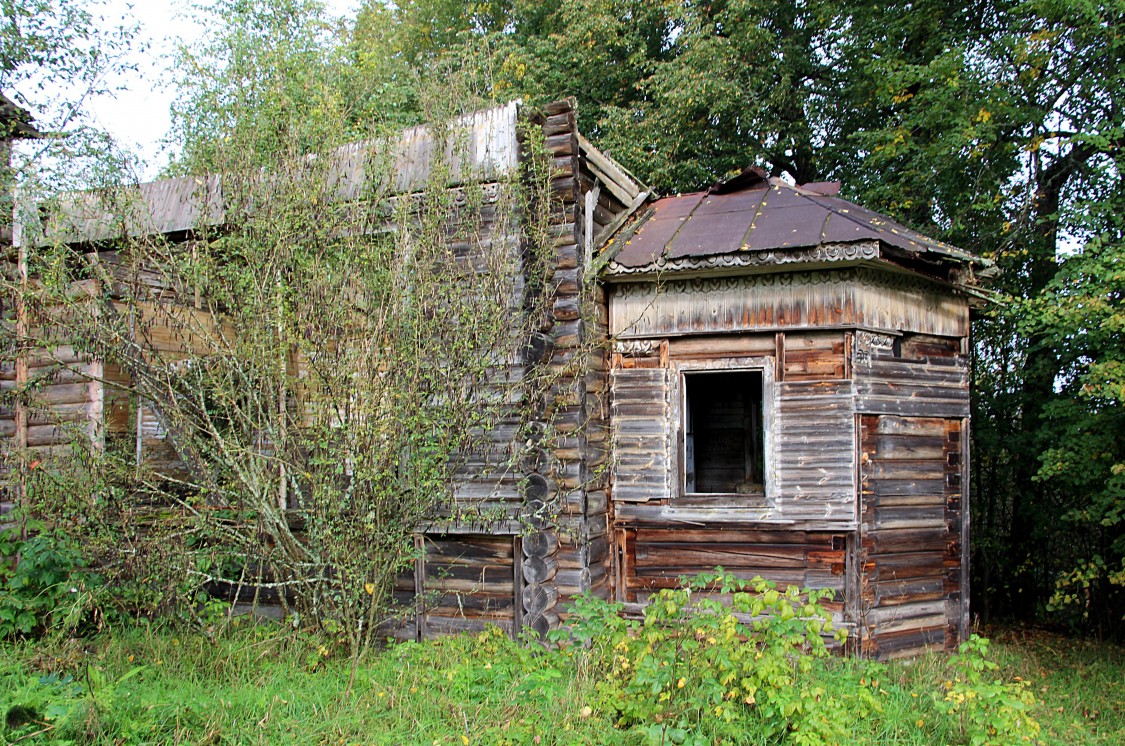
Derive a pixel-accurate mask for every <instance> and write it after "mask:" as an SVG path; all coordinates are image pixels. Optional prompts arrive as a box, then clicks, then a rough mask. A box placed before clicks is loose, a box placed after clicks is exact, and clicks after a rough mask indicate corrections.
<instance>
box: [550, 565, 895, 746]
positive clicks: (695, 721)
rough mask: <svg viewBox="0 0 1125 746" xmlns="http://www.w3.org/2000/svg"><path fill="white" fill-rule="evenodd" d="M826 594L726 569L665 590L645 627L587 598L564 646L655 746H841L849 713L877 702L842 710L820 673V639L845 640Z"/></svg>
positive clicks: (627, 724) (619, 718)
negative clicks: (585, 653) (586, 654)
mask: <svg viewBox="0 0 1125 746" xmlns="http://www.w3.org/2000/svg"><path fill="white" fill-rule="evenodd" d="M830 593H831V592H830V591H805V592H803V593H802V592H800V591H799V590H798V589H797V588H795V587H790V588H789V589H787V590H785V591H779V590H778V589H777V588H776V586H775V585H774V584H773V583H770V582H767V581H765V580H762V579H761V578H755V579H754V580H753V581H751V582H749V583H747V582H745V581H742V580H739V579H737V578H733V577H731V576H730V575H727V574H724V573H723V572H722V571H721V569H719V570H718V571H717V572H716V573H713V574H704V575H700V576H699V577H697V578H696V579H694V580H692V581H690V582H688V583H686V584H685V585H684V587H682V588H677V589H673V590H662V591H660V592H659V593H657V594H656V595H655V596H654V597H653V598H652V599H651V601H650V602H649V603H648V605H647V606H646V608H645V613H644V620H643V621H630V620H626V619H624V618H622V617H621V616H620V613H619V612H620V611H621V608H622V607H621V605H620V604H611V603H608V602H605V601H601V600H598V599H594V598H589V597H585V598H581V599H579V601H578V602H577V603H576V604H575V606H574V616H573V617H572V619H571V621H572V624H573V627H572V628H571V629H570V630H568V631H565V632H562V633H560V634H557V635H556V639H560V640H564V641H565V640H567V639H570V640H573V641H575V642H578V643H580V644H584V645H587V646H589V648H590V654H591V660H592V661H593V665H594V666H595V667H598V668H600V671H599V675H600V681H599V682H598V684H597V685H596V689H597V692H598V694H599V697H600V699H599V702H598V706H599V708H601V709H602V710H603V711H605V712H607V713H609V714H610V717H611V719H612V720H613V721H614V724H615V725H616V726H617V727H618V728H622V729H625V730H630V731H639V732H641V733H643V734H644V736H645V737H646V740H647V741H649V742H651V743H661V744H663V743H674V744H704V743H706V744H712V743H716V742H719V743H746V742H748V741H749V742H754V741H763V742H774V741H776V740H780V739H787V740H789V741H790V742H792V743H798V744H825V743H838V742H840V741H841V740H843V739H844V738H845V736H846V735H847V732H846V723H847V722H848V720H849V718H850V714H849V709H851V710H854V708H855V707H856V704H857V702H858V704H859V706H860V707H861V708H867V707H876V706H877V703H876V702H875V701H874V699H873V698H872V697H871V696H870V695H867V696H865V697H861V696H860V695H859V693H858V692H857V695H856V698H855V699H856V701H851V700H852V699H853V698H851V697H849V702H848V703H847V707H845V702H844V700H843V698H841V697H839V696H834V695H832V694H830V693H829V692H828V691H826V690H825V689H824V687H823V686H820V685H818V684H817V683H816V681H815V677H814V676H813V675H812V674H813V671H814V661H815V660H816V659H818V658H824V657H826V656H827V655H828V651H827V648H826V645H825V642H824V636H825V635H832V636H833V637H835V638H836V639H837V640H842V639H843V633H842V631H839V630H833V628H832V623H831V616H830V614H829V612H827V611H826V610H825V609H824V608H823V607H822V606H821V605H820V604H819V601H820V600H821V599H822V598H824V597H825V596H826V595H829V594H830ZM861 691H862V690H861Z"/></svg>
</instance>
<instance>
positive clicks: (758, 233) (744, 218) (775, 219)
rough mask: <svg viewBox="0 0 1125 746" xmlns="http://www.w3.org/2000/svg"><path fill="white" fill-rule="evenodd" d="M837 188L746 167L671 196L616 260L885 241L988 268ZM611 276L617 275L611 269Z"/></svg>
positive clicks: (651, 262)
mask: <svg viewBox="0 0 1125 746" xmlns="http://www.w3.org/2000/svg"><path fill="white" fill-rule="evenodd" d="M837 190H838V185H837V184H835V183H817V184H808V185H806V186H804V187H797V186H793V185H790V184H786V183H785V182H783V181H781V180H779V179H775V178H767V177H766V175H765V174H764V173H763V172H761V171H760V170H758V169H747V170H746V171H744V172H742V173H741V174H739V175H737V176H735V177H734V178H732V179H730V180H727V181H726V182H720V183H719V184H716V185H715V186H713V187H712V188H711V189H710V190H708V191H706V192H696V193H694V194H684V195H680V196H675V197H666V198H664V199H660V200H657V201H656V202H654V203H653V204H652V208H651V210H650V211H649V212H648V213H647V214H646V217H643V218H642V219H641V220H640V221H638V222H637V223H636V224H635V227H634V229H633V230H632V232H631V234H629V233H626V234H625V235H623V236H622V237H621V238H622V239H624V240H623V244H624V245H622V246H621V247H620V248H619V250H618V251H617V253H616V255H615V256H613V257H612V262H613V265H614V266H616V267H618V268H620V269H623V270H625V271H628V270H634V271H636V270H637V269H639V268H642V267H647V266H656V265H660V264H663V263H665V262H667V261H670V260H677V259H685V258H689V257H709V256H716V255H721V254H738V253H740V252H769V251H776V250H779V249H796V248H802V247H816V246H820V245H824V244H844V243H853V242H861V241H865V242H870V241H880V242H881V243H882V245H883V246H885V247H887V248H889V252H888V253H890V254H893V255H896V256H898V257H910V256H911V255H913V256H916V257H917V258H918V259H923V260H927V261H938V262H945V263H952V264H975V265H979V266H984V265H987V264H988V263H987V262H985V261H984V260H982V259H980V258H979V257H977V256H975V255H973V254H970V253H969V252H967V251H963V250H961V249H958V248H956V247H954V246H950V245H949V244H946V243H943V242H941V241H936V240H934V239H932V238H928V237H926V236H923V235H922V234H920V233H918V232H916V231H913V230H911V229H909V228H907V227H905V226H903V225H900V224H899V223H896V222H895V221H893V220H891V219H890V218H889V217H887V216H885V215H880V214H879V213H877V212H872V211H871V210H868V209H866V208H863V207H860V206H859V205H856V204H853V203H851V202H848V201H847V200H843V199H840V198H839V197H836V196H833V195H835V193H836V191H837ZM611 274H612V270H611Z"/></svg>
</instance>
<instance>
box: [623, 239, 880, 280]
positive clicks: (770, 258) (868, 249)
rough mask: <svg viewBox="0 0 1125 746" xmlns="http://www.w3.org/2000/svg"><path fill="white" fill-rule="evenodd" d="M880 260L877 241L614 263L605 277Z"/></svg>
mask: <svg viewBox="0 0 1125 746" xmlns="http://www.w3.org/2000/svg"><path fill="white" fill-rule="evenodd" d="M879 256H880V255H879V243H878V242H877V241H860V242H856V243H830V244H821V245H819V246H811V247H805V248H794V249H777V250H772V251H738V252H734V253H730V254H715V255H712V256H689V257H683V258H681V259H666V258H664V257H663V256H662V257H660V258H659V259H657V260H656V261H654V262H651V263H649V264H645V265H642V266H640V267H626V266H624V265H621V264H618V263H617V262H614V261H611V262H610V263H609V264H608V265H607V267H606V269H605V272H604V274H605V275H606V276H608V277H630V276H639V275H651V274H664V273H671V272H675V273H679V272H691V273H695V272H710V271H715V270H721V271H726V270H731V269H754V268H758V267H768V266H776V265H784V264H832V263H836V262H860V261H870V260H873V259H878V258H879Z"/></svg>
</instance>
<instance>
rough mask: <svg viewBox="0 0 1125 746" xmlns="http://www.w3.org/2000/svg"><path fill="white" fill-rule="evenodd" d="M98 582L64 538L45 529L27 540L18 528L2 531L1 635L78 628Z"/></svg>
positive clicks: (0, 554)
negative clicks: (55, 627)
mask: <svg viewBox="0 0 1125 746" xmlns="http://www.w3.org/2000/svg"><path fill="white" fill-rule="evenodd" d="M33 528H35V527H33ZM17 557H18V559H19V561H18V562H17V561H16V559H17ZM100 582H101V581H100V578H98V576H97V575H96V574H95V573H92V572H90V571H89V570H88V568H87V567H86V561H85V558H84V557H83V556H82V554H81V552H80V551H79V550H78V547H77V546H76V545H75V543H74V542H73V541H72V540H69V539H68V538H67V537H66V536H64V535H62V534H60V533H58V532H42V533H35V534H32V535H31V536H30V537H28V538H26V539H24V538H22V537H21V533H20V529H19V527H16V526H13V527H9V528H7V529H5V530H4V531H0V638H10V637H16V636H24V637H27V636H34V635H38V634H41V633H42V632H44V631H45V630H46V629H48V628H49V627H52V626H55V625H59V626H61V627H64V628H66V629H73V628H75V627H77V626H78V625H79V624H81V622H82V621H84V620H85V619H86V618H87V615H88V612H89V611H90V609H91V608H92V606H93V605H94V604H93V603H92V596H93V593H95V592H96V591H97V589H98V588H99V587H100ZM91 589H93V590H91Z"/></svg>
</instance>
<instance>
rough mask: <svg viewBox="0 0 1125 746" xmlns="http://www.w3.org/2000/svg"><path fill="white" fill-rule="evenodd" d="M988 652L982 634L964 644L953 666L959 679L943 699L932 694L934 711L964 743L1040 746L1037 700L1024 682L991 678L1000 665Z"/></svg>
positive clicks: (949, 682)
mask: <svg viewBox="0 0 1125 746" xmlns="http://www.w3.org/2000/svg"><path fill="white" fill-rule="evenodd" d="M987 653H988V640H986V639H984V638H982V637H979V636H978V635H975V634H974V635H972V636H970V637H969V639H968V640H967V641H965V642H963V643H961V647H960V650H959V652H958V654H957V655H956V656H955V657H954V658H953V662H952V665H953V668H954V670H955V671H956V672H957V674H958V675H957V676H955V677H954V678H953V679H952V680H947V681H946V682H945V684H944V686H945V692H944V694H942V693H940V692H939V693H934V694H933V695H932V696H933V699H934V706H935V707H936V708H937V710H938V712H940V713H942V714H943V715H945V716H947V717H950V718H952V719H953V720H954V721H955V722H956V723H957V728H958V729H959V731H960V733H961V735H962V737H963V738H964V742H965V743H969V744H972V745H973V746H1003V745H1004V744H1012V743H1034V742H1036V737H1037V736H1038V735H1039V723H1038V722H1036V721H1035V719H1034V718H1033V717H1032V716H1031V713H1030V711H1031V708H1032V706H1033V705H1034V704H1035V695H1034V694H1032V693H1031V691H1030V687H1029V685H1028V683H1027V682H1025V681H1014V682H1010V683H1006V682H1004V681H1001V680H998V679H994V678H992V676H993V672H995V671H996V669H997V668H998V667H999V666H998V664H996V663H995V662H993V661H991V660H989V659H988V658H987Z"/></svg>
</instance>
